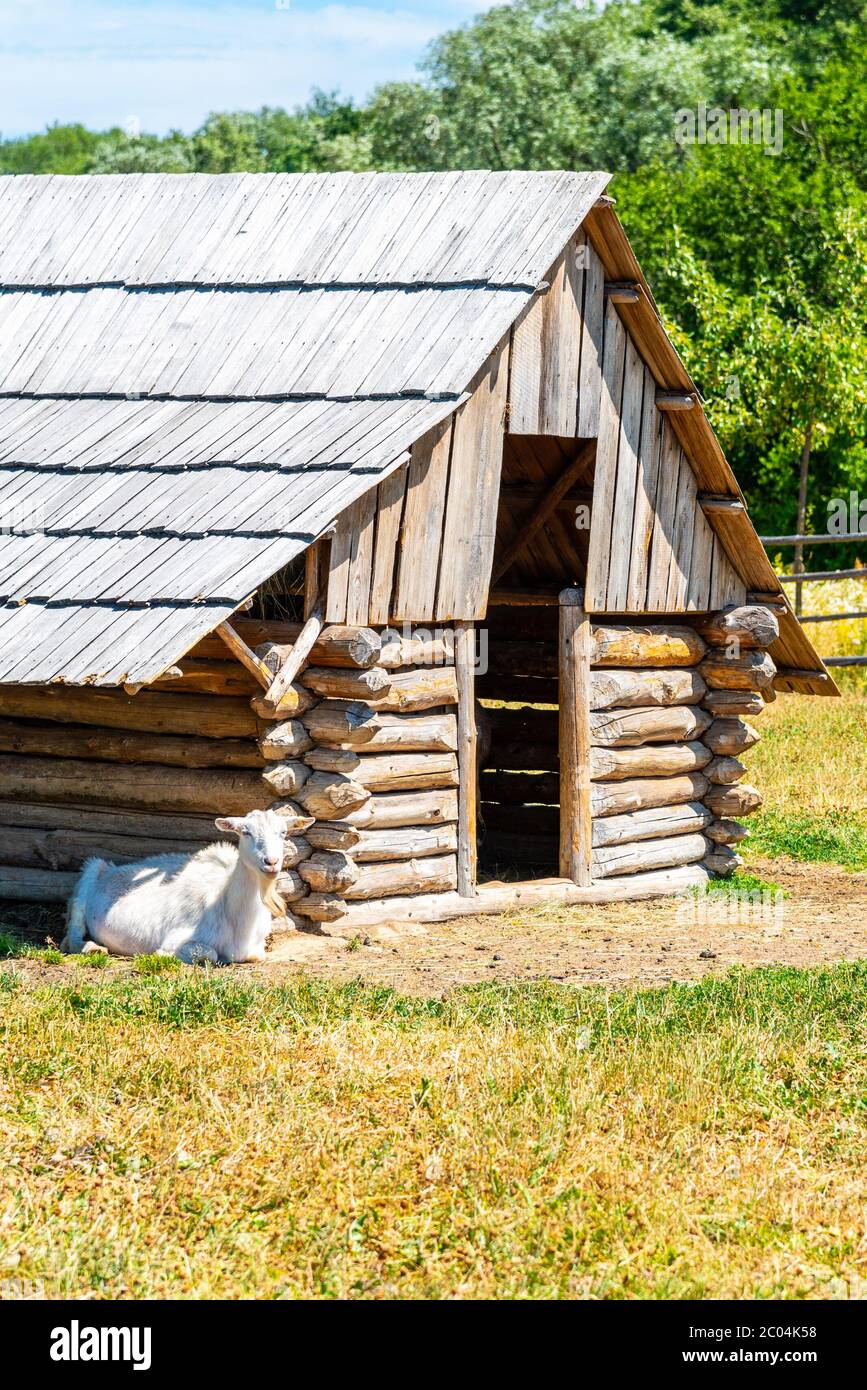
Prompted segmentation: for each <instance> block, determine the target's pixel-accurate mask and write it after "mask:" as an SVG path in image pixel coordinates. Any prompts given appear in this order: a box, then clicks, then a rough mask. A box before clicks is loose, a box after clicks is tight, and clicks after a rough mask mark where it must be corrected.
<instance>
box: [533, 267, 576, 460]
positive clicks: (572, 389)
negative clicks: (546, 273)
mask: <svg viewBox="0 0 867 1390" xmlns="http://www.w3.org/2000/svg"><path fill="white" fill-rule="evenodd" d="M581 254H582V248H581V247H580V246H578V245H577V244H576V243H575V242H574V241H572V242H570V244H569V245H568V246H567V247H566V250H565V251H564V252H563V255H562V256H561V257H560V260H559V261H558V263H557V266H556V267H555V270H554V273H553V275H552V277H551V284H550V288H549V289H548V292H547V294H546V295H545V306H546V314H545V329H544V335H543V340H542V410H541V429H540V431H539V433H540V434H553V435H559V436H561V437H563V438H567V439H568V438H573V437H574V435H575V427H576V424H577V418H578V372H579V368H580V365H581V292H582V289H583V284H582V280H583V271H582V269H581V264H580V260H581Z"/></svg>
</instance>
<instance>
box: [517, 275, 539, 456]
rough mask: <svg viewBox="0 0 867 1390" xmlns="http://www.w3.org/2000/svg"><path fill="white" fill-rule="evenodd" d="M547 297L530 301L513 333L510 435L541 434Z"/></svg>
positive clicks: (537, 297)
mask: <svg viewBox="0 0 867 1390" xmlns="http://www.w3.org/2000/svg"><path fill="white" fill-rule="evenodd" d="M545 299H546V296H545V294H537V295H536V298H535V299H533V300H531V301H530V303H529V304H528V305H527V308H526V309H525V310H524V312H523V314H522V315H521V317H520V318H519V319H518V321H517V323H516V324H515V326H514V328H513V330H512V349H511V367H510V371H509V378H510V379H509V433H510V434H541V433H542V429H541V413H542V343H543V335H544V328H545Z"/></svg>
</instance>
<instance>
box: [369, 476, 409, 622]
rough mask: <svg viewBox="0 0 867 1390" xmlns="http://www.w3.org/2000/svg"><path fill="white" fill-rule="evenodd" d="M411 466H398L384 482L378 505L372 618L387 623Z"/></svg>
mask: <svg viewBox="0 0 867 1390" xmlns="http://www.w3.org/2000/svg"><path fill="white" fill-rule="evenodd" d="M406 475H407V468H406V465H404V466H403V467H402V468H396V469H395V470H394V472H393V473H392V474H391V476H390V477H388V478H386V480H385V482H383V483H380V485H379V488H378V496H377V508H376V539H375V542H374V550H373V576H372V578H371V581H370V614H369V617H368V622H371V623H387V622H388V619H389V616H390V611H391V591H392V586H393V583H394V570H395V561H396V558H397V541H398V536H399V534H400V519H401V516H402V514H403V498H404V493H405V491H406Z"/></svg>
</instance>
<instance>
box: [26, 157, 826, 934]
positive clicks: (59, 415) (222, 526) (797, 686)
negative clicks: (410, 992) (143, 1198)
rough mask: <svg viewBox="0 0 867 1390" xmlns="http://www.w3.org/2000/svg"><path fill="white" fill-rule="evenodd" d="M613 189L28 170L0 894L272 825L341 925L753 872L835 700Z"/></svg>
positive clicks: (674, 887) (316, 898) (526, 180)
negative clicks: (781, 788)
mask: <svg viewBox="0 0 867 1390" xmlns="http://www.w3.org/2000/svg"><path fill="white" fill-rule="evenodd" d="M607 182H608V176H607V175H606V174H604V173H487V172H481V171H479V172H469V173H451V174H330V175H295V174H285V175H284V174H237V175H235V174H232V175H220V176H210V175H156V174H144V175H117V176H115V175H110V176H95V177H90V176H89V177H61V176H51V177H29V176H27V177H23V176H22V177H14V178H3V179H0V529H2V542H0V543H2V559H0V591H2V598H0V602H2V608H0V897H6V898H9V897H17V898H22V899H25V900H27V899H41V900H47V899H63V898H64V897H65V896H66V895H67V894H68V892H69V890H70V888H71V885H72V882H73V881H74V876H75V873H76V871H77V869H78V868H79V867H80V865H81V864H82V863H83V861H84V859H85V858H87V857H88V856H90V855H93V854H98V855H100V856H102V857H104V858H106V859H110V860H115V861H121V860H128V859H134V858H137V857H140V856H141V855H143V854H149V853H154V852H158V851H161V850H170V849H172V850H173V849H176V848H178V847H179V846H181V847H190V848H195V847H198V846H200V845H201V844H202V843H203V842H204V841H207V840H209V839H214V838H217V832H216V830H215V829H214V825H213V819H214V817H215V816H216V815H225V814H232V813H242V812H245V811H247V810H250V809H252V808H255V807H267V806H269V805H272V804H276V805H283V806H288V807H290V808H291V807H297V808H302V809H303V811H304V813H306V814H307V815H313V816H315V817H316V823H315V825H314V827H313V828H312V829H311V830H310V831H309V833H308V834H307V836H306V837H305V838H304V839H303V840H295V841H293V842H292V844H291V848H290V849H289V851H288V852H287V858H286V863H285V872H284V876H283V879H282V881H281V887H282V890H283V892H284V897H285V899H286V901H287V903H288V904H289V905H290V920H291V916H292V915H294V917H295V920H296V921H299V922H301V921H305V920H306V921H308V922H309V921H328V922H331V923H334V924H336V925H335V928H334V929H337V930H344V929H348V930H354V929H355V928H356V927H358V926H363V925H366V924H369V923H372V922H375V921H378V920H383V919H392V920H394V919H419V920H428V921H432V920H440V919H443V918H447V917H449V916H453V915H455V914H458V913H465V912H484V911H497V910H500V909H502V908H504V907H509V906H512V905H514V904H516V903H519V902H523V903H528V902H540V901H553V900H559V901H569V902H604V901H608V900H611V899H614V898H623V897H636V898H639V897H646V896H652V895H656V894H662V893H669V892H676V891H678V890H681V889H683V888H685V887H688V886H690V885H694V884H699V883H702V882H704V881H705V880H706V879H707V877H708V875H710V874H714V873H727V872H730V871H731V869H732V868H733V867H734V866H735V865H736V863H737V862H738V858H737V854H736V852H735V850H734V849H733V848H732V846H733V845H734V844H735V843H736V842H737V841H738V840H739V839H740V838H741V837H742V835H743V834H744V831H743V830H742V829H741V827H740V824H739V820H740V818H741V817H743V816H744V815H746V814H748V813H749V812H750V811H751V810H754V809H755V807H756V806H758V805H759V803H760V796H759V792H758V791H756V790H754V789H753V788H752V787H750V786H747V785H746V784H745V783H744V781H743V780H742V778H743V775H744V771H745V769H744V766H743V764H742V763H741V761H740V760H739V755H740V753H741V752H742V751H743V750H744V749H746V748H748V747H749V746H750V745H751V744H752V743H753V742H754V741H755V739H756V738H757V734H756V732H755V730H754V728H753V725H752V722H751V721H752V720H753V718H754V716H757V715H759V714H760V713H761V710H762V709H763V707H764V704H765V702H766V701H768V700H772V699H774V698H775V694H776V692H778V691H802V692H807V693H811V694H817V695H833V694H835V693H836V687H835V685H834V682H833V681H832V679H831V677H830V676H829V674H828V672H827V671H826V670H825V668H824V667H823V664H822V662H821V660H820V658H819V657H818V656H817V655H816V653H815V651H814V650H813V648H812V646H811V644H810V642H809V641H808V640H807V638H806V636H805V635H804V633H803V631H802V629H801V627H800V626H799V624H798V622H797V620H796V618H795V616H794V614H793V612H792V610H791V608H790V606H789V604H788V603H787V601H786V598H785V596H784V593H783V590H782V588H781V586H780V584H779V582H778V580H777V578H776V576H775V574H774V571H773V569H772V567H771V565H770V563H769V561H768V559H767V557H766V555H765V552H764V549H763V547H762V545H761V543H760V541H759V539H758V537H757V535H756V533H755V530H754V528H753V525H752V523H751V521H750V519H749V516H748V513H747V508H746V505H745V502H744V498H743V496H742V494H741V492H740V490H739V488H738V484H737V482H736V480H735V477H734V475H733V473H732V471H731V468H730V467H729V465H728V463H727V462H726V459H725V457H724V456H723V453H722V451H721V449H720V446H719V444H718V442H717V440H716V438H715V437H714V434H713V431H712V430H711V427H710V425H709V423H708V420H707V417H706V415H705V413H704V410H703V409H702V403H701V399H700V397H699V394H698V392H697V390H696V388H695V386H694V384H693V382H692V381H691V380H690V378H689V376H688V374H687V372H686V371H685V369H684V367H683V364H682V362H681V361H680V359H679V357H678V355H677V353H676V352H675V350H674V348H673V346H672V344H671V342H670V341H669V339H668V338H667V336H666V334H665V332H664V330H663V327H662V324H661V322H660V318H659V315H658V313H657V310H656V307H655V305H654V301H653V296H652V294H651V292H650V289H649V288H648V285H647V283H646V281H645V280H644V278H643V276H642V274H641V270H640V268H639V266H638V264H637V262H636V259H635V256H634V254H633V252H632V249H631V248H630V245H629V242H628V241H627V238H626V236H625V234H624V231H623V228H622V227H621V225H620V222H619V220H618V218H617V215H616V212H615V210H614V206H613V203H612V200H611V199H610V198H609V197H607V196H606V194H605V188H606V185H607Z"/></svg>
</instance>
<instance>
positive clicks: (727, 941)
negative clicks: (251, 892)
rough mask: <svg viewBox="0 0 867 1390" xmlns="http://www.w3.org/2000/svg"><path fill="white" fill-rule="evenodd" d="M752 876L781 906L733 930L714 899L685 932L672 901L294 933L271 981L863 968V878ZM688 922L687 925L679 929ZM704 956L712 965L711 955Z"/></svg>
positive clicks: (426, 981)
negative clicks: (289, 976) (706, 916)
mask: <svg viewBox="0 0 867 1390" xmlns="http://www.w3.org/2000/svg"><path fill="white" fill-rule="evenodd" d="M750 869H751V871H752V872H754V873H756V874H757V875H759V876H761V877H762V878H764V879H767V880H770V881H772V882H774V883H776V884H779V886H780V887H781V888H782V889H783V890H784V892H785V893H787V894H788V896H787V897H785V898H784V900H783V901H782V903H781V904H780V906H779V907H778V908H777V909H776V910H774V911H772V912H762V911H759V912H756V911H754V910H750V909H749V908H748V909H747V911H746V912H744V913H742V914H741V920H725V918H726V917H728V916H729V914H730V913H731V912H732V909H731V907H730V906H728V905H727V903H726V900H725V899H724V898H721V899H720V900H719V903H718V904H717V905H716V907H718V908H719V919H718V918H717V913H716V907H715V909H714V917H713V920H711V921H698V920H696V921H689V920H688V915H689V914H685V913H684V909H683V905H682V904H681V903H680V902H679V901H672V900H670V899H668V900H662V901H658V902H648V903H622V904H616V905H610V906H606V907H592V908H583V907H571V908H561V907H556V908H551V909H547V910H546V909H539V910H537V911H533V912H522V913H514V914H506V915H504V916H502V917H465V918H461V919H459V920H457V921H454V922H446V923H436V924H431V925H430V926H428V927H418V926H413V927H410V928H407V927H404V926H400V925H395V926H393V927H386V928H382V929H379V930H377V931H370V932H369V933H366V934H365V935H364V936H361V935H359V937H358V938H356V939H355V941H354V942H352V943H349V942H347V941H346V940H344V939H342V938H339V937H331V936H311V935H308V934H306V933H295V934H292V935H289V936H287V937H284V938H282V939H281V940H280V941H279V942H277V943H276V944H275V947H274V951H273V963H269V965H268V966H267V967H263V969H267V974H268V976H269V978H271V979H273V978H274V977H275V975H278V974H279V973H282V972H284V971H288V972H293V973H294V972H297V971H303V972H309V973H311V974H315V975H319V976H325V977H327V978H329V979H334V980H347V979H357V978H359V977H360V978H362V979H366V980H369V981H371V983H377V984H385V985H390V986H392V987H393V988H394V989H396V990H399V991H400V992H402V993H408V994H426V995H439V994H444V993H447V992H448V991H449V990H450V989H453V988H455V987H457V986H460V985H466V984H475V983H479V982H480V981H485V980H492V979H494V980H499V981H507V980H512V981H514V980H537V979H555V980H561V981H563V982H564V983H566V984H571V985H581V984H604V985H608V986H610V987H612V988H618V987H622V986H624V985H663V984H666V983H667V982H668V981H669V980H692V979H699V978H701V977H702V976H704V975H707V974H711V973H718V972H719V971H722V970H726V969H728V968H729V967H730V966H732V965H735V964H743V965H766V964H772V963H774V964H785V965H796V966H809V965H819V964H823V963H826V962H830V961H837V960H856V959H863V958H865V957H867V874H849V873H845V872H844V871H843V870H842V869H838V868H835V867H834V866H831V865H825V864H800V863H797V862H795V861H794V860H781V859H775V860H773V861H770V860H768V861H763V860H754V861H753V862H752V863H751V864H750ZM685 918H687V920H685ZM709 953H712V954H709Z"/></svg>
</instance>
